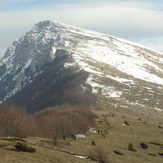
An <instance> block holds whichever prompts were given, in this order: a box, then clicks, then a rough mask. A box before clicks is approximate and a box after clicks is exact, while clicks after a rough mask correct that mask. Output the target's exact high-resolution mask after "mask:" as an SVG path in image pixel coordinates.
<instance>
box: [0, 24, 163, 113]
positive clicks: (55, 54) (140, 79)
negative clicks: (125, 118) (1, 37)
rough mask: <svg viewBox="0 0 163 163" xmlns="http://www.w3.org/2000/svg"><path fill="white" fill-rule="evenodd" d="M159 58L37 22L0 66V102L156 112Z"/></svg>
mask: <svg viewBox="0 0 163 163" xmlns="http://www.w3.org/2000/svg"><path fill="white" fill-rule="evenodd" d="M162 72H163V54H161V53H159V52H155V51H153V50H151V49H148V48H146V47H143V46H140V45H137V44H134V43H131V42H128V41H126V40H122V39H119V38H115V37H112V36H108V35H104V34H101V33H96V32H92V31H87V30H83V29H79V28H76V27H72V26H68V25H64V24H61V23H57V22H52V21H43V22H40V23H38V24H36V25H35V27H34V28H33V29H32V30H31V31H30V32H28V33H26V35H25V36H23V37H22V38H20V39H19V40H18V41H14V42H13V45H12V46H11V47H9V48H8V49H7V51H6V53H5V56H4V57H3V58H2V59H1V61H0V87H1V89H0V101H4V100H6V99H10V100H13V101H14V102H15V103H17V104H18V105H21V106H24V107H26V108H27V109H28V110H29V111H30V112H34V111H36V110H38V109H43V108H45V107H47V106H52V105H61V104H65V103H66V104H67V103H70V104H81V105H88V106H91V107H101V108H107V107H112V108H116V107H120V108H130V107H132V108H137V107H139V108H143V107H148V108H150V109H157V110H160V111H161V109H162V106H163V101H162V98H163V73H162Z"/></svg>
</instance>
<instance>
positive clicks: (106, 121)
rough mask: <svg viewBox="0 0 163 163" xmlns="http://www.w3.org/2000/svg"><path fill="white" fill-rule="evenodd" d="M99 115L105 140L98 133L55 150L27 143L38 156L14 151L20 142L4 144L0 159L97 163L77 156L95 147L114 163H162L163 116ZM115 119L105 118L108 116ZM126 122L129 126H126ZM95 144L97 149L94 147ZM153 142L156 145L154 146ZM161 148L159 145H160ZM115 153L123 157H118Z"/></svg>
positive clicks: (41, 141)
mask: <svg viewBox="0 0 163 163" xmlns="http://www.w3.org/2000/svg"><path fill="white" fill-rule="evenodd" d="M93 112H94V114H96V129H97V130H98V129H99V130H102V131H103V132H104V134H105V137H103V136H102V135H101V134H98V133H86V137H85V138H79V139H77V140H74V139H72V138H68V139H66V141H64V140H57V145H56V146H54V144H53V141H52V140H51V139H45V138H34V137H32V138H27V139H25V140H27V143H28V144H29V145H30V146H32V147H34V148H35V149H36V152H35V153H32V154H29V153H22V152H16V151H13V148H14V145H15V144H16V143H17V141H14V142H11V141H5V140H0V158H1V161H2V162H3V163H12V162H18V163H19V162H20V163H26V162H34V163H40V162H42V163H43V162H47V163H50V162H55V163H95V161H91V160H86V159H81V158H76V157H75V156H74V154H78V155H86V156H88V155H89V154H90V152H91V151H94V149H95V147H96V146H97V147H98V146H101V147H102V150H103V151H105V152H104V153H105V155H107V157H109V161H110V162H111V163H123V162H125V163H144V162H145V163H162V162H163V158H162V156H160V155H159V153H162V151H163V146H162V144H163V139H162V136H163V130H162V129H161V128H159V127H158V125H159V126H163V118H162V117H163V113H162V112H157V111H155V110H150V114H149V110H148V109H144V110H143V111H142V110H139V109H137V110H132V109H130V110H125V109H124V110H121V109H116V110H106V111H100V110H96V111H95V110H94V111H93ZM110 113H113V114H114V116H113V117H112V116H106V117H105V116H103V115H104V114H105V115H106V114H107V115H108V114H109V115H110ZM124 121H127V122H129V124H130V125H129V126H126V125H123V123H124ZM92 140H94V141H95V142H96V146H93V145H92ZM130 142H131V143H132V144H133V145H134V148H135V149H136V152H132V151H129V150H128V144H129V143H130ZM142 142H143V143H145V144H147V145H148V149H142V148H141V147H140V143H142ZM150 142H153V144H152V143H150ZM158 144H159V145H158ZM114 151H118V152H120V153H123V155H118V154H115V152H114Z"/></svg>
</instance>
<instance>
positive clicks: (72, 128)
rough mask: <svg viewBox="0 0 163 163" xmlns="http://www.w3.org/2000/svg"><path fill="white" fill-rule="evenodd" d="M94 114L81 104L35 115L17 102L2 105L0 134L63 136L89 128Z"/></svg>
mask: <svg viewBox="0 0 163 163" xmlns="http://www.w3.org/2000/svg"><path fill="white" fill-rule="evenodd" d="M93 126H94V115H93V114H92V113H91V112H90V111H89V110H88V109H86V108H83V107H80V106H71V105H64V106H59V107H53V108H47V109H45V110H42V111H40V112H37V113H35V114H33V115H29V114H27V113H26V112H25V109H23V108H18V107H17V106H15V105H14V104H7V103H6V104H3V105H1V106H0V136H11V137H28V136H40V137H48V138H54V139H58V138H62V137H63V135H65V136H66V137H71V135H74V134H78V133H83V132H86V131H88V129H89V127H93Z"/></svg>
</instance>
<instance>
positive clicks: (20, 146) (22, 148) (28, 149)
mask: <svg viewBox="0 0 163 163" xmlns="http://www.w3.org/2000/svg"><path fill="white" fill-rule="evenodd" d="M15 149H16V150H17V151H22V152H31V153H33V152H36V149H35V148H32V147H30V146H28V145H27V144H25V143H20V142H18V143H17V144H16V145H15Z"/></svg>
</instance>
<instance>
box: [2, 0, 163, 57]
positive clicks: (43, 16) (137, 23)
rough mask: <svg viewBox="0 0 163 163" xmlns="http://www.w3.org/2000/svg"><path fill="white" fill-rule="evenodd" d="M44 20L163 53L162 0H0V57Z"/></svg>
mask: <svg viewBox="0 0 163 163" xmlns="http://www.w3.org/2000/svg"><path fill="white" fill-rule="evenodd" d="M42 20H57V21H60V22H62V23H66V24H70V25H75V26H78V27H81V28H86V29H90V30H94V31H98V32H102V33H105V34H109V35H112V36H116V37H120V38H124V39H127V40H131V41H134V42H137V43H140V44H143V45H146V46H149V47H150V48H153V49H155V50H158V51H162V52H163V0H0V56H2V55H3V54H4V52H5V50H6V49H7V47H8V46H9V45H11V44H12V42H13V41H14V40H15V39H18V38H20V37H21V36H22V35H24V34H25V33H26V32H28V31H29V30H30V29H31V28H32V27H33V26H34V24H36V23H38V22H39V21H42Z"/></svg>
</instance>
